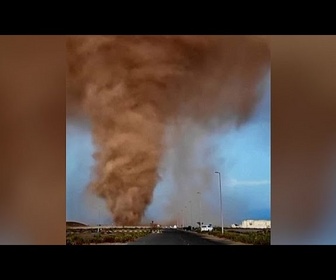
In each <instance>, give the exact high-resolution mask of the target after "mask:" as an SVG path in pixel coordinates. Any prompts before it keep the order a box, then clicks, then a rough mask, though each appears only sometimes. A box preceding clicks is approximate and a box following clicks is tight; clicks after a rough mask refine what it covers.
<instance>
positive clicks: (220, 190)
mask: <svg viewBox="0 0 336 280" xmlns="http://www.w3.org/2000/svg"><path fill="white" fill-rule="evenodd" d="M215 173H217V174H218V178H219V200H220V214H221V222H222V234H223V233H224V228H223V206H222V179H221V174H220V172H218V171H216V172H215Z"/></svg>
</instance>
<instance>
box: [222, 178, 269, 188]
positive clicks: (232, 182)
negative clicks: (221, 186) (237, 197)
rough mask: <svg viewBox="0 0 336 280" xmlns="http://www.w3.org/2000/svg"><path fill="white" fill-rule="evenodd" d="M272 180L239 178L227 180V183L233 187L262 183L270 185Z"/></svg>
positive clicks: (259, 184)
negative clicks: (245, 179)
mask: <svg viewBox="0 0 336 280" xmlns="http://www.w3.org/2000/svg"><path fill="white" fill-rule="evenodd" d="M270 183H271V182H270V180H249V181H240V180H237V179H231V180H229V181H228V182H227V184H228V185H229V186H231V187H235V186H261V185H269V184H270Z"/></svg>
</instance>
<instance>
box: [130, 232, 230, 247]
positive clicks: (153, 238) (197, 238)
mask: <svg viewBox="0 0 336 280" xmlns="http://www.w3.org/2000/svg"><path fill="white" fill-rule="evenodd" d="M128 245H236V243H234V242H230V241H223V240H220V241H219V240H214V239H213V238H211V239H210V238H207V237H206V236H204V237H203V236H202V235H201V234H196V233H193V232H188V231H183V230H177V229H163V230H162V233H151V234H149V235H147V236H144V237H142V238H140V239H138V240H137V241H134V242H131V243H129V244H128Z"/></svg>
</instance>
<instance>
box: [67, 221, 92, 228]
mask: <svg viewBox="0 0 336 280" xmlns="http://www.w3.org/2000/svg"><path fill="white" fill-rule="evenodd" d="M66 226H67V227H86V226H87V225H86V224H83V223H79V222H72V221H68V222H66Z"/></svg>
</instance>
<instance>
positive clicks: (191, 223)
mask: <svg viewBox="0 0 336 280" xmlns="http://www.w3.org/2000/svg"><path fill="white" fill-rule="evenodd" d="M189 203H190V226H191V227H192V208H191V200H189Z"/></svg>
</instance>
